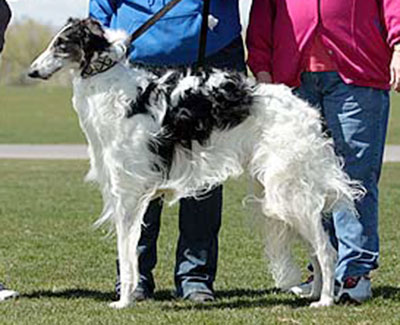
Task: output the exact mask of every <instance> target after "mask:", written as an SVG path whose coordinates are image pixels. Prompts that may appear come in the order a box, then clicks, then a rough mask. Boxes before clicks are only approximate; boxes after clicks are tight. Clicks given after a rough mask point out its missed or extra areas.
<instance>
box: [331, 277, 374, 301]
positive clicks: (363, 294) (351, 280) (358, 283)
mask: <svg viewBox="0 0 400 325" xmlns="http://www.w3.org/2000/svg"><path fill="white" fill-rule="evenodd" d="M371 297H372V290H371V279H370V278H369V277H368V276H367V275H364V276H349V277H347V278H346V279H345V280H344V281H343V283H342V285H341V287H340V290H339V292H338V294H337V295H335V301H336V302H356V303H359V304H360V303H362V302H364V301H366V300H368V299H370V298H371Z"/></svg>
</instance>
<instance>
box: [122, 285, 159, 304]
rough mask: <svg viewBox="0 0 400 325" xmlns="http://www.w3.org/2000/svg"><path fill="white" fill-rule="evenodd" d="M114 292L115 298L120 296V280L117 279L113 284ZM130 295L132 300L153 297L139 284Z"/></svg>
mask: <svg viewBox="0 0 400 325" xmlns="http://www.w3.org/2000/svg"><path fill="white" fill-rule="evenodd" d="M115 294H116V296H117V299H119V297H120V296H121V282H119V281H117V282H116V284H115ZM132 297H133V300H134V301H144V300H148V299H151V298H153V293H152V292H150V291H149V290H147V289H145V288H143V287H141V286H138V287H137V288H136V289H135V290H134V291H133V294H132Z"/></svg>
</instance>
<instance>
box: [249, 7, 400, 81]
mask: <svg viewBox="0 0 400 325" xmlns="http://www.w3.org/2000/svg"><path fill="white" fill-rule="evenodd" d="M317 32H318V33H320V35H321V38H322V42H323V44H324V45H325V47H326V48H327V50H328V53H329V54H331V55H332V58H333V60H334V61H335V62H336V65H337V67H338V72H339V74H340V75H341V77H342V78H343V80H344V81H345V82H346V83H349V84H355V85H358V86H369V87H376V88H381V89H389V88H390V86H389V79H390V76H389V65H390V60H391V55H392V49H393V46H394V44H396V43H398V42H400V0H254V1H253V5H252V9H251V15H250V24H249V28H248V31H247V46H248V52H249V58H248V64H249V66H250V69H251V70H252V71H253V73H255V74H256V73H258V72H259V71H268V72H270V73H271V74H272V78H273V81H274V82H276V83H285V84H287V85H289V86H292V87H297V86H299V85H300V74H301V72H302V71H303V62H304V58H305V57H306V56H307V51H308V50H309V48H310V45H311V44H312V42H311V40H312V39H313V37H314V35H315V34H316V33H317Z"/></svg>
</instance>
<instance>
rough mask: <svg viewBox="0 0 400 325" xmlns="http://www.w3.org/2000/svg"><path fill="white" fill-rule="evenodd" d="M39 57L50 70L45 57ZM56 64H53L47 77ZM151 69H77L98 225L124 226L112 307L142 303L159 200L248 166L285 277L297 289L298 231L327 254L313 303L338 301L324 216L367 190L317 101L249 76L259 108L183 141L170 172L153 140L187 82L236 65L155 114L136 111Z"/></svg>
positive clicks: (275, 268) (273, 259)
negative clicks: (150, 227)
mask: <svg viewBox="0 0 400 325" xmlns="http://www.w3.org/2000/svg"><path fill="white" fill-rule="evenodd" d="M53 43H54V42H53ZM49 53H50V54H49ZM46 55H51V50H49V49H48V50H47V54H46ZM32 66H33V67H34V68H35V70H37V71H39V74H40V62H39V63H37V62H34V63H33V65H32ZM78 72H79V71H78ZM47 73H48V65H47V66H46V77H48V74H47ZM151 76H152V74H151V72H149V71H146V70H145V69H141V68H135V67H131V66H129V65H128V64H125V63H123V62H121V63H118V64H117V65H116V66H114V67H113V68H112V69H110V70H108V71H106V72H104V73H101V74H98V75H95V76H93V77H90V78H87V79H83V78H81V77H80V76H79V73H77V74H76V77H75V79H74V82H73V84H74V97H73V105H74V108H75V110H76V112H77V114H78V116H79V121H80V125H81V128H82V130H83V132H84V133H85V135H86V137H87V141H88V144H89V155H90V164H91V169H90V171H89V173H88V176H87V179H88V180H94V181H96V182H98V183H99V185H100V189H101V191H102V195H103V200H104V209H103V213H102V215H101V217H100V219H99V220H98V222H97V224H98V225H100V224H103V223H104V222H107V221H111V222H112V223H113V224H115V227H116V231H117V238H118V254H119V260H120V264H121V265H120V267H121V282H122V288H121V298H120V300H119V301H117V302H114V303H113V304H112V306H113V307H115V308H123V307H126V306H128V305H129V304H130V303H131V302H132V292H133V290H134V288H135V286H136V284H137V281H138V262H137V252H136V249H137V244H138V240H139V237H140V226H141V222H142V218H143V215H144V213H145V211H146V208H147V206H148V204H149V201H150V200H151V199H153V198H155V197H156V196H159V195H161V194H163V193H169V194H170V196H169V197H170V201H171V202H172V203H174V202H176V201H177V200H179V199H180V198H183V197H189V196H196V195H198V194H199V193H201V192H206V191H208V190H210V189H211V188H213V187H214V186H216V185H218V184H221V183H223V182H224V181H225V180H227V179H228V178H229V177H237V176H239V175H241V174H242V173H243V172H244V171H247V172H248V173H249V175H250V176H251V178H252V179H253V180H254V182H255V183H256V185H257V188H258V190H257V192H256V193H255V200H254V201H255V202H256V203H257V206H258V210H259V212H260V213H262V214H263V216H265V218H264V219H265V230H266V234H267V235H266V237H265V241H266V251H267V256H268V257H269V259H270V269H271V271H272V273H273V276H274V279H275V281H276V284H277V286H278V287H281V288H289V287H290V286H292V285H294V284H297V283H298V282H299V281H300V275H299V271H298V268H297V267H296V266H295V265H294V263H293V261H292V259H291V255H290V252H291V245H290V244H291V241H292V239H293V234H298V235H300V237H301V238H302V239H303V240H304V241H305V242H306V243H307V244H308V246H309V247H310V253H311V255H312V256H314V257H315V258H314V261H315V262H316V263H317V265H315V266H314V270H316V273H317V274H316V275H315V276H316V281H315V286H314V290H313V293H312V297H313V298H320V299H319V301H317V302H315V303H313V305H312V306H328V305H331V304H332V303H333V281H334V264H335V252H334V250H333V249H332V247H331V246H330V243H329V240H328V236H327V234H326V233H325V232H324V230H323V227H322V223H321V220H322V217H323V215H324V214H329V213H331V212H332V211H334V210H335V209H343V208H346V209H352V210H354V209H355V208H354V203H353V202H354V200H355V199H357V198H358V197H359V196H360V195H362V190H361V188H360V186H359V185H358V184H357V183H356V182H353V181H352V180H350V179H349V177H348V176H347V175H346V174H345V173H344V172H343V169H342V166H341V161H340V159H339V158H338V157H337V156H336V155H335V152H334V147H333V142H332V140H331V139H328V138H327V137H325V136H324V134H323V132H322V131H321V120H320V115H319V113H318V112H317V110H315V109H314V108H312V107H310V106H309V105H308V104H307V103H306V102H304V101H302V100H300V99H299V98H297V97H296V96H294V95H293V94H292V92H291V90H290V89H289V88H287V87H285V86H283V85H265V84H260V85H258V86H256V85H255V83H254V81H252V80H251V79H248V80H247V81H246V82H247V83H248V84H249V85H251V87H253V89H254V93H253V95H254V98H255V100H254V102H253V103H252V105H251V107H250V116H249V117H247V118H246V119H245V120H244V121H243V122H242V123H240V124H239V125H237V126H236V127H233V128H229V129H225V130H214V131H213V132H212V134H211V136H210V139H209V141H207V143H206V144H204V143H203V144H200V143H199V142H197V141H192V144H191V145H192V146H191V149H190V150H189V149H187V148H184V147H182V146H177V147H176V148H175V151H174V156H173V157H174V158H173V161H172V165H171V166H170V169H169V172H168V173H161V172H160V171H159V170H157V169H154V168H152V166H154V163H155V162H159V160H160V157H158V156H157V154H156V153H154V152H153V151H151V150H150V149H149V146H148V144H149V142H150V141H151V140H154V139H155V138H156V136H157V135H158V134H160V132H162V121H163V119H164V116H165V114H166V113H167V109H168V105H170V104H171V103H174V102H177V101H179V99H180V98H182V97H183V96H184V92H185V90H186V89H193V88H196V87H197V88H199V87H205V88H207V87H208V88H209V89H208V91H210V90H211V89H212V87H213V86H215V87H218V85H220V84H221V83H222V82H223V81H224V80H226V78H227V77H228V76H229V73H228V72H222V71H214V72H213V73H212V75H211V76H210V78H209V80H208V81H207V82H206V83H205V84H200V82H199V79H198V78H196V77H194V76H193V75H188V76H186V77H184V78H183V79H181V80H180V81H179V83H178V85H177V87H176V88H175V89H174V91H173V92H172V93H171V95H170V98H169V102H167V101H166V99H165V97H163V96H158V97H157V96H156V97H154V98H150V104H149V105H148V107H149V108H148V109H149V110H150V113H151V114H136V115H134V116H132V117H131V118H127V117H126V107H127V106H128V104H129V101H131V100H132V99H134V98H136V97H137V95H138V92H139V89H145V88H146V87H147V86H148V84H149V82H150V81H151V80H153V79H152V77H151ZM167 78H168V73H167V74H166V75H165V80H166V79H167ZM160 82H161V83H162V79H161V81H159V83H160ZM206 90H207V89H204V91H206ZM166 175H168V176H166ZM319 270H320V271H321V273H319V272H318V271H319Z"/></svg>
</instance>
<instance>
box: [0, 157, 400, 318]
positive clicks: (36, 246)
mask: <svg viewBox="0 0 400 325" xmlns="http://www.w3.org/2000/svg"><path fill="white" fill-rule="evenodd" d="M86 169H87V163H86V162H83V161H79V162H78V161H69V162H62V161H48V162H42V161H6V160H2V161H0V183H1V187H0V220H1V236H0V261H1V263H0V279H2V280H3V281H5V282H6V284H7V285H8V286H10V287H12V288H15V289H18V290H19V291H20V293H21V295H22V296H21V298H20V299H19V300H16V301H10V302H5V303H1V304H0V324H68V325H69V324H191V325H195V324H399V323H400V314H399V309H400V283H399V277H398V271H399V263H400V253H399V250H398V246H399V242H400V234H399V231H398V229H399V227H398V218H399V215H398V204H399V202H400V164H386V165H385V167H384V172H383V177H382V186H381V188H382V191H381V201H382V204H381V228H380V232H381V234H382V245H381V247H382V259H381V268H380V269H379V270H378V271H377V272H376V273H375V274H374V276H373V287H374V295H375V298H374V299H373V300H371V301H369V302H367V303H365V304H363V305H361V306H334V307H333V308H328V309H320V310H312V309H309V308H308V307H307V305H308V302H307V301H306V300H304V299H298V298H295V297H293V296H291V295H289V294H282V293H281V294H277V293H274V292H273V291H272V287H273V284H272V281H271V278H270V276H269V275H268V273H267V271H266V263H265V261H264V260H263V254H262V245H261V241H260V239H259V238H258V237H257V236H256V235H255V233H256V231H255V230H254V228H255V225H254V224H253V223H252V222H251V218H245V214H246V212H245V210H243V208H242V205H241V200H242V197H243V195H244V192H245V189H246V187H247V186H246V184H245V181H244V180H240V181H236V182H230V183H228V184H227V185H226V187H225V204H224V207H225V209H224V217H223V225H222V229H221V235H220V258H219V270H218V276H217V281H216V284H215V287H216V291H217V297H218V299H217V300H216V301H215V302H213V303H210V304H207V305H195V304H192V303H189V302H182V301H175V300H173V299H172V298H171V297H170V292H171V290H172V289H173V278H172V273H173V265H174V258H175V257H174V256H175V244H176V238H177V222H178V220H177V218H176V216H175V214H176V209H175V208H173V209H167V210H166V211H165V213H164V215H163V219H162V220H163V221H162V229H161V234H160V241H159V261H158V265H157V268H156V271H155V277H156V281H157V294H156V297H155V299H154V300H153V301H149V302H142V303H139V304H137V305H136V306H134V307H132V308H129V309H126V310H120V311H117V310H112V309H110V308H108V307H107V304H108V302H110V301H111V299H112V298H113V284H114V283H113V282H114V277H115V269H114V266H115V263H114V262H115V254H116V252H115V238H105V237H104V236H105V234H106V231H105V230H93V229H92V228H91V224H92V222H93V221H94V220H95V219H96V216H97V215H98V214H99V213H100V210H101V202H100V195H99V193H98V192H97V190H96V189H94V188H93V187H91V186H90V185H87V184H84V183H83V181H82V178H83V176H84V174H85V171H86ZM300 258H301V260H302V264H305V263H306V261H307V260H306V258H305V257H304V255H300Z"/></svg>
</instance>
